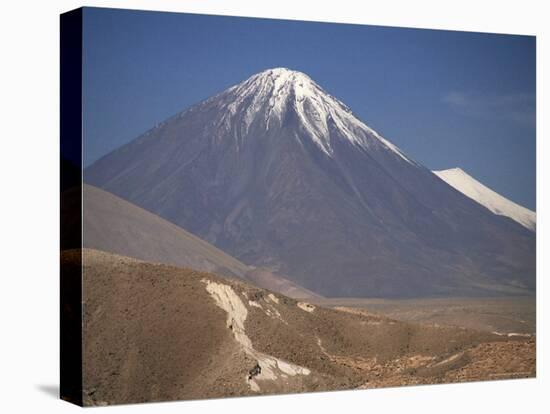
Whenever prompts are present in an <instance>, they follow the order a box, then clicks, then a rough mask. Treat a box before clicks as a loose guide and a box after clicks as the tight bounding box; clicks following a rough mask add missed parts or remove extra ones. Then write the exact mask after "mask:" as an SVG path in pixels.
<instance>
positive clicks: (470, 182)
mask: <svg viewBox="0 0 550 414" xmlns="http://www.w3.org/2000/svg"><path fill="white" fill-rule="evenodd" d="M432 172H433V173H434V174H435V175H437V176H438V177H439V178H441V179H442V180H443V181H445V182H446V183H447V184H449V185H450V186H451V187H453V188H455V189H456V190H458V191H460V192H461V193H462V194H464V195H465V196H467V197H469V198H471V199H472V200H474V201H476V202H477V203H479V204H481V205H482V206H484V207H486V208H487V209H489V210H490V211H492V212H493V213H495V214H498V215H501V216H506V217H509V218H511V219H512V220H514V221H516V222H518V223H519V224H521V225H522V226H523V227H526V228H527V229H529V230H531V231H536V213H535V212H534V211H531V210H529V209H527V208H525V207H523V206H520V205H519V204H516V203H514V202H513V201H511V200H508V199H507V198H505V197H503V196H501V195H500V194H498V193H497V192H495V191H493V190H491V189H490V188H489V187H487V186H485V185H483V184H482V183H480V182H479V181H477V180H476V179H475V178H473V177H472V176H470V175H469V174H468V173H467V172H465V171H464V170H463V169H461V168H450V169H448V170H441V171H432Z"/></svg>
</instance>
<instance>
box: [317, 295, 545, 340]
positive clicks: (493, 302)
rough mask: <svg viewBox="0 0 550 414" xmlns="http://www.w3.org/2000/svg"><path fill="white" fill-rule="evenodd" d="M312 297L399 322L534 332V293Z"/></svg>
mask: <svg viewBox="0 0 550 414" xmlns="http://www.w3.org/2000/svg"><path fill="white" fill-rule="evenodd" d="M312 300H313V301H314V302H315V303H318V304H320V305H323V306H328V307H332V308H336V309H340V308H346V309H365V310H368V311H370V312H374V313H377V314H383V315H385V316H388V317H390V318H392V319H397V320H400V321H407V322H419V323H423V324H436V325H446V326H459V327H464V328H470V329H476V330H480V331H487V332H497V333H500V334H511V335H514V334H521V335H527V334H529V335H534V334H535V333H536V301H535V296H515V297H495V298H436V299H402V300H400V299H364V298H331V299H325V298H315V299H312Z"/></svg>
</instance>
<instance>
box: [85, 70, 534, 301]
mask: <svg viewBox="0 0 550 414" xmlns="http://www.w3.org/2000/svg"><path fill="white" fill-rule="evenodd" d="M84 176H85V181H86V182H87V183H89V184H91V185H94V186H97V187H100V188H102V189H104V190H106V191H109V192H111V193H113V194H116V195H118V196H119V197H121V198H123V199H125V200H127V201H129V202H131V203H134V204H136V205H138V206H140V207H142V208H144V209H146V210H148V211H150V212H152V213H154V214H157V215H159V216H161V217H162V218H164V219H166V220H168V221H170V222H172V223H174V224H176V225H178V226H180V227H182V228H184V229H186V230H188V231H190V232H191V233H193V234H195V235H197V236H198V237H200V238H202V239H204V240H206V241H208V242H209V243H211V244H213V245H215V246H216V247H217V248H219V249H221V250H223V251H224V252H226V253H228V254H230V255H232V256H234V257H236V258H238V259H239V260H241V261H242V262H244V263H246V264H248V265H253V266H259V267H262V268H268V269H271V270H272V271H274V272H277V273H278V274H284V275H285V277H287V278H289V279H291V280H292V281H293V282H295V283H297V284H299V285H301V286H304V287H306V288H307V289H310V290H312V291H314V292H317V293H319V294H321V295H323V296H329V297H335V296H355V297H420V296H457V295H464V296H488V295H500V294H502V295H508V294H529V293H532V292H533V291H534V289H535V234H534V233H533V232H531V231H529V230H528V229H526V228H525V227H523V226H521V225H520V224H518V223H517V222H515V221H514V220H512V219H510V218H509V217H506V216H501V215H496V214H494V213H492V212H491V211H490V210H488V209H487V208H485V207H483V206H482V205H480V204H478V203H477V202H475V201H474V200H472V199H470V198H469V197H467V196H465V195H464V194H462V193H461V192H460V191H457V190H456V189H454V188H453V187H451V186H450V185H449V184H447V183H446V182H445V181H443V180H442V179H440V178H439V177H438V176H436V175H435V174H434V173H432V172H431V171H430V170H429V169H428V168H426V167H425V166H423V165H421V164H420V163H418V162H416V161H415V160H413V159H412V158H411V157H410V156H408V155H407V154H405V153H404V152H403V151H401V150H400V149H399V148H397V147H396V146H395V145H393V144H392V143H391V142H390V141H388V140H387V139H385V138H383V137H382V136H381V135H380V134H379V133H377V132H376V131H374V130H373V129H371V128H369V127H368V126H367V125H366V124H365V123H363V122H362V121H361V120H359V119H358V118H357V117H355V116H354V115H353V113H352V111H351V110H350V108H348V107H347V106H346V105H345V104H343V103H342V102H340V101H339V100H338V99H336V98H335V97H333V96H332V95H330V94H329V93H327V92H326V91H325V90H323V89H322V88H321V87H320V86H319V85H317V84H316V83H315V82H314V81H313V80H312V79H311V78H310V77H308V76H307V75H305V74H304V73H301V72H297V71H292V70H289V69H285V68H277V69H270V70H266V71H263V72H261V73H258V74H255V75H253V76H251V77H250V78H248V79H247V80H245V81H243V82H242V83H239V84H237V85H235V86H233V87H230V88H229V89H227V90H225V91H223V92H221V93H219V94H217V95H215V96H213V97H212V98H210V99H207V100H205V101H203V102H200V103H198V104H196V105H194V106H192V107H190V108H188V109H186V110H184V111H183V112H181V113H179V114H176V115H175V116H173V117H171V118H169V119H167V120H166V121H164V122H162V123H161V124H158V125H157V126H155V127H154V128H153V129H151V130H149V131H148V132H146V133H145V134H143V135H142V136H140V137H138V138H136V139H135V140H133V141H131V142H130V143H128V144H126V145H124V146H122V147H120V148H118V149H117V150H115V151H113V152H111V153H109V154H107V155H106V156H104V157H103V158H101V159H99V160H98V161H96V162H95V163H94V164H92V165H91V166H89V167H88V168H86V169H85V172H84Z"/></svg>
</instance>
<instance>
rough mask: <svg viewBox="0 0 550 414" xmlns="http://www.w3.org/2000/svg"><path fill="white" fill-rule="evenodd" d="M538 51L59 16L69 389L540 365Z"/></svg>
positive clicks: (83, 394) (95, 401) (469, 36)
mask: <svg viewBox="0 0 550 414" xmlns="http://www.w3.org/2000/svg"><path fill="white" fill-rule="evenodd" d="M535 58H536V56H535V38H534V37H531V36H519V35H506V34H487V33H466V32H456V31H454V32H451V31H436V30H425V29H422V30H420V29H406V28H392V27H378V26H362V25H347V24H332V23H317V22H302V21H285V20H274V19H255V18H239V17H228V16H205V15H193V14H185V13H161V12H147V11H133V10H115V9H101V8H81V9H78V10H74V11H71V12H68V13H65V14H63V15H62V16H61V257H60V260H61V394H62V398H63V399H66V400H68V401H70V402H73V403H76V404H79V405H84V406H93V405H109V404H126V403H138V402H149V401H166V400H187V399H203V398H220V397H235V396H254V395H263V394H282V393H302V392H314V391H331V390H348V389H369V388H378V387H389V386H392V387H393V386H404V385H415V384H441V383H453V382H464V381H480V380H502V379H507V378H530V377H534V376H535V361H536V359H535V335H536V327H535V287H536V286H535V284H536V278H535V274H536V265H535V244H536V243H535V242H536V220H535V212H534V210H535V146H536V138H535V109H536V108H535V60H536V59H535ZM434 392H436V390H434Z"/></svg>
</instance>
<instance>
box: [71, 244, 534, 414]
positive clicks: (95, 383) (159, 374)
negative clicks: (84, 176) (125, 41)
mask: <svg viewBox="0 0 550 414" xmlns="http://www.w3.org/2000/svg"><path fill="white" fill-rule="evenodd" d="M80 257H81V256H80V254H79V252H77V251H65V252H64V253H63V255H62V266H66V268H67V269H71V268H72V269H73V270H74V275H73V277H75V278H78V277H81V275H80V271H79V265H80ZM82 263H83V266H84V276H83V277H84V278H83V295H84V309H85V313H84V315H83V330H84V331H83V334H84V402H85V404H86V405H102V404H115V403H132V402H143V401H160V400H173V399H190V398H213V397H227V396H236V395H255V394H269V393H281V392H284V393H288V392H303V391H319V390H334V389H344V388H357V387H377V386H384V385H403V384H414V383H437V382H443V381H444V382H451V381H467V380H470V379H477V380H479V379H497V378H511V377H525V376H532V375H534V369H535V364H534V342H533V341H532V340H530V339H523V338H511V339H508V338H504V337H502V336H497V335H492V334H483V333H478V332H475V331H470V330H465V329H458V328H445V327H435V326H421V325H414V324H410V323H404V322H396V321H392V320H389V319H386V318H383V317H379V316H376V315H371V314H368V313H365V312H361V311H353V312H341V311H336V310H330V309H324V308H321V307H315V306H312V305H309V304H306V303H303V302H297V301H295V300H292V299H290V298H287V297H285V296H283V295H279V294H276V295H275V294H273V293H270V292H268V291H265V290H263V289H259V288H256V287H253V286H251V285H250V284H247V283H245V282H243V281H240V280H236V279H232V280H229V279H225V278H222V277H219V276H216V275H213V274H208V273H201V272H197V271H194V270H190V269H184V268H175V267H171V266H167V265H160V264H151V263H146V262H141V261H137V260H135V259H130V258H126V257H122V256H117V255H112V254H109V253H104V252H98V251H94V250H89V249H85V250H84V251H83V254H82ZM68 277H70V275H69V274H68ZM503 360H505V361H506V363H501V362H502V361H503ZM256 364H259V365H260V366H261V373H260V374H259V375H254V376H253V377H252V378H250V377H249V374H248V373H249V371H250V370H251V369H252V368H253V367H254V366H255V365H256Z"/></svg>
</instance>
